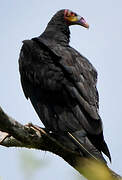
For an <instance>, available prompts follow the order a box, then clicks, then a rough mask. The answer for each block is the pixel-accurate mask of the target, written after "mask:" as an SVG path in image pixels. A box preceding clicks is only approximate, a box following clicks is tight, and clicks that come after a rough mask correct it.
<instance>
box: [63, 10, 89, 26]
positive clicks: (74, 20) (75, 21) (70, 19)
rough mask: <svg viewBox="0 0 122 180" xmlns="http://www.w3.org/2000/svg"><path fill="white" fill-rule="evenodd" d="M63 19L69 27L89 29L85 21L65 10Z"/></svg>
mask: <svg viewBox="0 0 122 180" xmlns="http://www.w3.org/2000/svg"><path fill="white" fill-rule="evenodd" d="M64 19H65V21H66V22H67V24H69V25H81V26H83V27H85V28H89V25H88V23H87V22H86V21H85V19H84V18H83V17H81V16H79V15H78V14H76V13H75V12H73V11H71V10H69V9H65V10H64Z"/></svg>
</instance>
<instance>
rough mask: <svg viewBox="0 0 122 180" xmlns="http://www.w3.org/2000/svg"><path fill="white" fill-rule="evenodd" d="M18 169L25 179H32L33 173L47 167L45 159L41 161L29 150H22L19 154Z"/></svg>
mask: <svg viewBox="0 0 122 180" xmlns="http://www.w3.org/2000/svg"><path fill="white" fill-rule="evenodd" d="M19 160H20V167H21V170H22V172H23V174H24V177H25V179H29V180H32V179H34V175H35V173H36V172H37V171H38V170H39V169H41V168H45V167H47V166H48V162H47V160H46V159H41V158H39V157H38V156H37V153H36V152H34V151H31V150H22V151H21V152H20V153H19Z"/></svg>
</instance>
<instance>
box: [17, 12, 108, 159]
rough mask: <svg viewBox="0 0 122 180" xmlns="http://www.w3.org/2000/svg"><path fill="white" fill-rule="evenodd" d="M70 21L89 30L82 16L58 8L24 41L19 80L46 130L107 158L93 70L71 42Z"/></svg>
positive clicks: (85, 151)
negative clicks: (37, 32) (39, 31)
mask: <svg viewBox="0 0 122 180" xmlns="http://www.w3.org/2000/svg"><path fill="white" fill-rule="evenodd" d="M71 25H81V26H83V27H85V28H89V25H88V24H87V23H86V21H85V20H84V18H83V17H81V16H79V15H77V14H76V13H75V12H72V11H71V10H68V9H63V10H60V11H58V12H57V13H56V14H55V15H54V16H53V17H52V19H51V20H50V22H49V23H48V25H47V27H46V29H45V31H44V32H43V33H42V34H41V35H40V36H39V37H35V38H32V39H31V40H25V41H23V46H22V49H21V52H20V58H19V70H20V75H21V84H22V88H23V91H24V94H25V96H26V98H27V99H28V98H29V99H30V101H31V103H32V105H33V107H34V109H35V111H36V112H37V114H38V116H39V118H40V120H41V121H42V122H43V124H44V125H45V127H46V129H47V131H48V132H49V133H51V134H52V135H53V136H54V137H55V138H56V139H57V140H58V141H60V143H62V144H63V145H65V146H67V148H69V149H71V150H74V151H77V152H79V154H80V155H81V156H83V157H91V158H95V159H99V160H102V161H104V162H106V161H105V159H104V157H103V155H102V152H103V153H104V154H105V155H106V156H108V158H109V159H110V161H111V156H110V153H109V150H108V147H107V144H106V142H105V140H104V136H103V127H102V121H101V118H100V116H99V112H98V109H99V96H98V91H97V88H96V83H97V72H96V69H95V68H94V67H93V65H92V64H91V63H90V62H89V60H88V59H87V58H85V57H84V56H83V55H81V54H80V53H79V52H77V51H76V50H75V49H73V48H72V47H71V46H70V45H69V41H70V30H69V26H71Z"/></svg>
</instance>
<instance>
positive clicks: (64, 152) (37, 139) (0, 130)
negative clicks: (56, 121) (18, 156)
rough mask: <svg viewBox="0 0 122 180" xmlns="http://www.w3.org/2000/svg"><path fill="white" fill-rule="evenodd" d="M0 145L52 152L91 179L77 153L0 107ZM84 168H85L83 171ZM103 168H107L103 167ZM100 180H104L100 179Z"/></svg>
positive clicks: (113, 176)
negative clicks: (9, 114) (24, 123)
mask: <svg viewBox="0 0 122 180" xmlns="http://www.w3.org/2000/svg"><path fill="white" fill-rule="evenodd" d="M0 145H2V146H5V147H26V148H33V149H39V150H43V151H49V152H52V153H54V154H56V155H58V156H60V157H62V158H63V159H64V160H65V161H66V162H67V163H69V164H70V165H71V166H72V167H74V168H75V169H76V170H77V171H79V173H80V174H83V175H84V176H86V177H87V179H89V180H91V178H89V177H88V176H87V174H88V173H86V170H87V171H88V172H89V168H88V167H87V166H86V164H89V163H88V162H87V163H86V159H85V160H84V158H82V157H80V154H79V153H76V152H74V151H70V150H69V149H67V148H66V147H65V146H63V145H62V144H61V143H59V142H58V141H57V140H56V139H55V138H54V137H52V136H51V134H50V133H47V132H46V129H45V128H40V127H38V126H36V125H33V124H28V125H22V124H20V123H19V122H18V121H16V120H14V119H13V118H11V117H10V116H8V115H7V114H6V113H5V112H4V111H3V110H2V108H1V107H0ZM97 163H98V162H97ZM84 167H86V170H85V171H84ZM105 168H107V167H106V166H105ZM107 172H109V175H110V177H111V179H120V178H121V176H119V175H117V174H116V173H114V172H113V171H111V170H110V169H109V168H107ZM95 173H97V172H95ZM94 179H95V177H94ZM109 179H110V178H109ZM109 179H107V180H109ZM99 180H100V177H99ZM101 180H104V179H103V178H102V179H101Z"/></svg>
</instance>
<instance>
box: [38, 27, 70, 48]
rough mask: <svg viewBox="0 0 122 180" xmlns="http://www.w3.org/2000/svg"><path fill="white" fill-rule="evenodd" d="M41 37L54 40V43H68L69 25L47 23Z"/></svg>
mask: <svg viewBox="0 0 122 180" xmlns="http://www.w3.org/2000/svg"><path fill="white" fill-rule="evenodd" d="M41 37H42V38H45V39H47V40H48V41H51V42H54V41H55V43H58V44H62V45H68V44H69V41H70V30H69V27H68V26H66V25H65V26H64V25H63V26H62V25H61V24H58V25H52V24H48V26H47V28H46V29H45V31H44V33H43V34H42V35H41Z"/></svg>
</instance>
